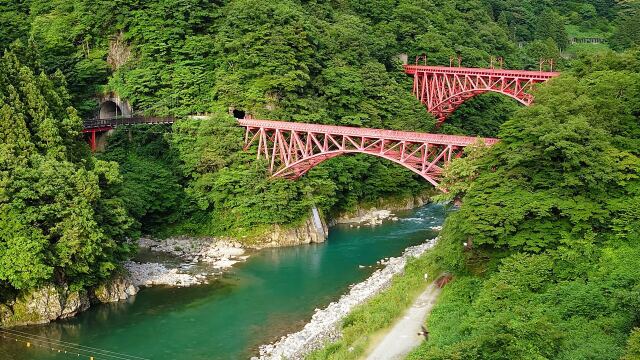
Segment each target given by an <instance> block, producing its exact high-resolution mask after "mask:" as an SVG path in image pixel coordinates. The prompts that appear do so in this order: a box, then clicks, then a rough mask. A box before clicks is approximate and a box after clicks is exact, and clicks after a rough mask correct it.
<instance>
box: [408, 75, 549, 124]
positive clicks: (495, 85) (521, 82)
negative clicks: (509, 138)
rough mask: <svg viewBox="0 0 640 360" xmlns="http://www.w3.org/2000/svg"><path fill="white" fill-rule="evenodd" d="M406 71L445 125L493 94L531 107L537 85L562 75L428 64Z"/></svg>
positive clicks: (419, 95) (420, 96)
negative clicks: (465, 104)
mask: <svg viewBox="0 0 640 360" xmlns="http://www.w3.org/2000/svg"><path fill="white" fill-rule="evenodd" d="M404 70H405V73H407V74H409V75H413V94H414V95H415V96H416V98H417V99H418V100H420V102H422V103H423V104H425V105H426V106H427V111H429V112H430V113H432V114H433V115H434V116H435V117H436V119H437V120H438V123H442V122H444V121H445V119H446V118H447V116H449V115H450V114H451V113H453V112H454V111H455V110H456V109H457V108H458V107H459V106H460V105H461V104H462V103H463V102H465V101H466V100H468V99H470V98H472V97H474V96H476V95H479V94H482V93H486V92H490V91H492V92H497V93H500V94H504V95H507V96H510V97H512V98H514V99H516V100H517V101H519V102H520V103H522V104H524V105H527V106H528V105H531V103H532V102H533V95H531V93H530V90H531V89H532V87H533V85H534V84H538V83H542V82H545V81H547V80H549V79H551V78H553V77H555V76H558V75H560V73H558V72H548V71H527V70H503V69H476V68H465V67H446V66H426V65H405V66H404Z"/></svg>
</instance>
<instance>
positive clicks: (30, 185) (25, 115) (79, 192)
mask: <svg viewBox="0 0 640 360" xmlns="http://www.w3.org/2000/svg"><path fill="white" fill-rule="evenodd" d="M32 55H33V54H32V53H30V52H29V49H25V48H19V47H17V48H16V49H15V52H5V54H4V56H3V57H2V58H1V59H0V101H1V102H0V104H1V105H2V106H1V107H0V295H2V290H20V289H29V288H31V287H35V286H38V285H41V284H42V283H44V282H48V281H51V280H53V279H55V280H57V281H59V282H65V283H68V284H70V285H72V286H75V287H77V288H78V287H84V286H88V285H94V284H96V283H97V282H98V281H99V280H101V279H104V278H105V277H107V276H108V275H109V274H110V273H111V272H112V271H113V270H114V269H116V267H117V265H118V262H119V261H120V260H122V259H124V258H125V257H126V256H127V254H128V246H127V244H126V242H125V237H126V235H127V234H128V230H129V227H130V225H131V219H130V217H129V215H128V214H127V211H126V209H125V207H124V205H123V203H122V201H121V200H120V199H119V198H118V196H117V195H116V194H115V186H117V184H118V183H119V182H120V180H121V178H120V174H119V173H118V166H117V164H115V163H109V162H105V161H101V160H97V159H96V158H95V157H93V156H92V155H91V153H90V152H89V149H88V147H87V146H86V145H85V144H83V143H82V142H80V141H79V133H80V131H81V130H82V122H81V120H80V118H79V117H78V115H77V113H76V111H75V110H74V109H73V108H72V107H71V106H70V102H69V95H68V93H67V91H66V89H65V83H64V80H63V78H62V75H61V74H59V73H56V74H55V75H53V76H51V77H49V76H47V75H45V74H44V73H43V72H42V71H41V69H40V68H39V66H38V64H36V63H33V62H31V59H33V56H32ZM20 57H22V58H23V60H24V62H21V61H20V60H19V58H20ZM4 295H6V296H8V295H7V294H4Z"/></svg>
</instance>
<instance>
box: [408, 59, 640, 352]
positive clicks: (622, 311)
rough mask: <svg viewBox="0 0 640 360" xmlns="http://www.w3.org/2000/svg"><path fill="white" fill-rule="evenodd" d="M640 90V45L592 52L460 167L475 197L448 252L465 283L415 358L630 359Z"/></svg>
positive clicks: (637, 248)
mask: <svg viewBox="0 0 640 360" xmlns="http://www.w3.org/2000/svg"><path fill="white" fill-rule="evenodd" d="M639 99H640V52H638V51H633V52H627V53H623V54H613V53H610V54H608V55H606V56H600V57H593V58H588V59H581V60H580V61H578V62H577V63H575V64H574V66H573V70H572V71H570V72H567V73H565V74H563V76H562V77H560V78H558V79H555V80H553V81H552V82H551V83H550V84H549V85H548V86H545V87H544V88H542V89H540V91H539V92H538V93H537V97H536V105H534V106H532V107H530V108H525V109H521V110H519V111H518V112H517V114H516V115H515V116H514V117H513V118H512V119H510V120H509V121H507V122H506V123H505V124H504V125H503V126H502V129H501V131H500V137H501V142H500V143H499V144H497V145H495V146H494V147H492V148H491V149H487V150H484V151H481V153H482V154H480V155H478V154H476V156H472V157H469V158H467V159H464V160H462V161H460V162H458V163H457V164H455V166H453V167H451V168H450V169H449V172H450V174H449V175H450V179H451V180H452V181H455V184H453V183H452V184H451V185H452V186H451V190H452V192H451V194H450V196H456V197H460V198H461V199H462V203H463V204H462V206H461V207H460V210H459V211H457V212H455V213H454V214H452V215H451V216H450V217H449V218H448V219H447V221H446V223H445V226H444V229H443V233H442V236H441V241H440V243H439V245H438V250H437V251H436V256H437V262H438V264H440V265H441V266H444V268H445V269H446V270H448V271H451V272H453V273H455V274H457V279H456V281H454V282H453V283H452V284H451V285H449V286H448V287H447V288H446V289H445V291H444V293H443V297H442V299H441V300H440V302H439V304H438V305H437V306H436V308H435V309H434V311H433V313H432V315H431V317H430V319H429V322H428V325H429V328H430V332H431V335H430V339H429V341H428V342H426V343H425V345H424V346H423V347H422V348H421V349H420V350H419V351H417V352H416V353H415V354H414V356H413V357H412V358H414V359H424V358H429V359H534V358H537V359H543V358H544V359H619V358H620V357H621V356H623V354H624V351H625V350H624V349H625V344H626V341H627V337H628V335H629V333H630V331H631V329H632V328H633V327H634V326H637V325H638V321H639V320H640V302H639V301H638V299H640V273H639V272H638V271H639V270H638V269H640V212H639V210H640V157H639V156H640V143H639V141H640V102H639V101H640V100H639ZM454 179H455V180H454ZM634 339H635V340H634V341H636V342H637V337H636V338H634ZM633 346H636V347H637V345H633Z"/></svg>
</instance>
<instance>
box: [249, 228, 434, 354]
mask: <svg viewBox="0 0 640 360" xmlns="http://www.w3.org/2000/svg"><path fill="white" fill-rule="evenodd" d="M435 241H436V239H433V240H429V241H427V242H425V243H423V244H421V245H417V246H413V247H410V248H407V249H406V250H405V251H404V253H403V254H402V256H400V257H396V258H390V259H389V260H388V261H386V262H385V264H386V266H385V267H384V268H383V269H379V270H376V271H375V272H374V273H373V274H372V275H371V276H370V277H369V278H368V279H367V280H365V281H363V282H361V283H358V284H356V285H354V286H352V287H351V290H350V291H349V293H348V294H345V295H342V297H340V299H339V300H338V301H337V302H332V303H331V304H329V306H327V307H326V308H325V309H322V310H320V309H316V312H315V313H314V314H313V316H312V317H311V320H310V321H309V322H308V323H307V324H306V325H305V326H304V328H303V329H302V330H300V331H298V332H296V333H292V334H289V335H287V336H283V337H282V338H281V339H280V340H279V341H277V342H275V343H273V344H269V345H263V346H261V347H260V356H259V357H255V358H253V359H254V360H257V359H260V360H267V359H269V360H280V359H302V358H304V356H305V355H306V354H308V353H310V352H311V351H313V350H316V349H319V348H321V347H323V346H325V345H326V343H327V342H332V341H336V340H337V339H339V338H340V336H341V334H340V323H341V321H342V319H344V317H345V316H347V314H349V313H350V312H351V311H352V310H353V309H354V307H356V306H357V305H360V304H362V303H364V302H365V301H367V300H368V299H370V298H371V297H372V296H374V295H376V294H377V293H379V292H381V291H383V290H384V289H386V288H387V287H389V285H390V284H391V280H392V278H393V277H394V276H395V275H397V274H400V273H402V272H403V271H404V268H405V266H406V264H407V261H408V260H409V259H411V258H415V257H418V256H420V255H422V254H423V253H424V252H425V251H427V250H429V249H431V248H432V247H433V246H434V245H435Z"/></svg>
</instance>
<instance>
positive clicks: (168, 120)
mask: <svg viewBox="0 0 640 360" xmlns="http://www.w3.org/2000/svg"><path fill="white" fill-rule="evenodd" d="M174 121H175V119H174V118H173V117H156V116H129V117H123V116H118V117H112V118H106V119H89V120H86V121H85V122H84V130H85V131H89V130H95V129H104V128H112V127H116V126H124V125H138V124H173V123H174Z"/></svg>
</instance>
